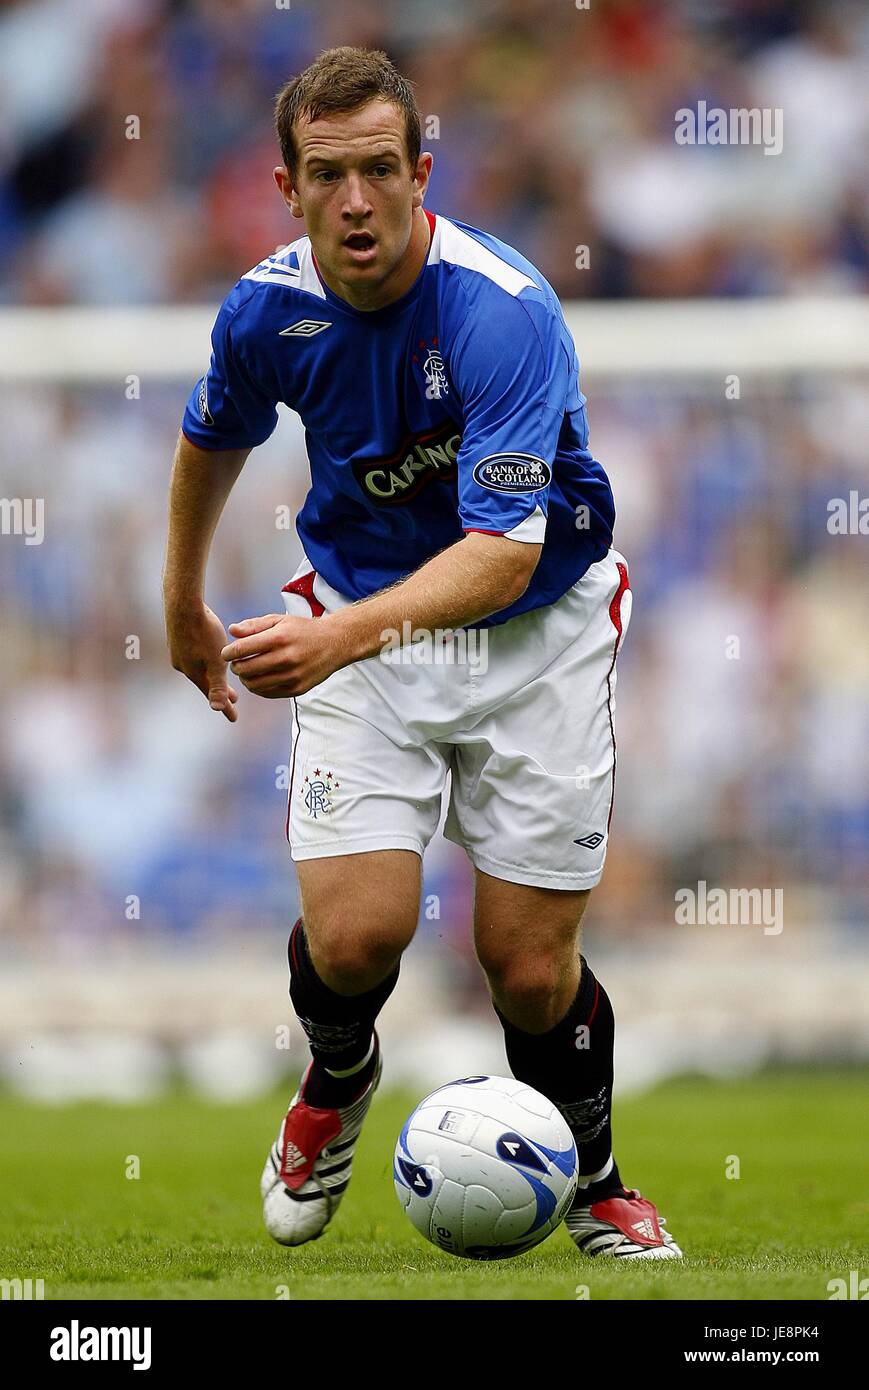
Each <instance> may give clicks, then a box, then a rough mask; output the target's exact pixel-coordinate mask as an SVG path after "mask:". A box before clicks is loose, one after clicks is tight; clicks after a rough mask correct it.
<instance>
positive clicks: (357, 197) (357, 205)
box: [344, 174, 371, 217]
mask: <svg viewBox="0 0 869 1390" xmlns="http://www.w3.org/2000/svg"><path fill="white" fill-rule="evenodd" d="M370 208H371V204H370V203H369V201H368V198H367V196H366V193H365V186H364V183H363V181H362V179H361V177H360V176H359V174H350V175H348V178H347V196H346V199H345V203H344V211H345V212H347V213H349V215H350V216H351V217H362V216H364V214H365V213H366V212H369V211H370Z"/></svg>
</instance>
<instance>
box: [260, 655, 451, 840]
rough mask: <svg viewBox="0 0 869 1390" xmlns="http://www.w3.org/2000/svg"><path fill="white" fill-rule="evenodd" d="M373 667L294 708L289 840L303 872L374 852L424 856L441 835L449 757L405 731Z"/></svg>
mask: <svg viewBox="0 0 869 1390" xmlns="http://www.w3.org/2000/svg"><path fill="white" fill-rule="evenodd" d="M367 665H368V663H357V664H356V665H354V666H348V667H345V668H344V669H343V670H341V671H337V672H335V674H334V675H333V676H330V677H329V679H328V680H326V681H324V682H323V684H322V685H320V686H317V687H315V689H314V690H312V691H310V692H308V694H306V695H303V696H299V697H297V698H296V699H293V700H292V701H291V702H290V703H291V708H292V711H293V736H292V748H291V752H290V765H289V766H290V776H289V793H288V811H287V838H288V840H289V842H290V848H291V851H292V856H293V859H294V861H295V862H296V864H297V865H298V866H300V865H301V864H302V863H303V862H305V861H307V860H321V859H325V858H333V857H337V856H344V855H351V856H354V855H362V854H365V853H370V852H373V851H377V850H410V851H413V852H415V853H416V854H417V855H420V856H421V855H422V854H423V852H424V850H425V848H426V846H427V845H428V843H429V841H430V840H431V837H432V835H433V834H434V833H435V831H436V829H437V825H438V820H439V819H440V810H441V797H442V794H443V790H444V786H445V783H446V776H447V771H448V769H449V761H450V755H451V750H450V749H449V748H447V749H441V748H440V747H439V746H438V745H437V744H436V743H434V742H426V741H423V740H422V739H421V738H420V736H419V735H415V734H413V733H409V732H407V731H406V730H405V728H404V726H403V725H402V723H401V720H400V718H399V716H398V715H397V714H396V711H395V709H394V708H393V709H390V708H389V707H388V703H387V700H386V698H385V697H384V695H383V693H382V691H381V690H380V688H379V684H378V682H379V681H380V680H381V679H382V677H381V673H380V672H379V671H378V670H376V669H375V670H374V672H373V673H369V672H366V670H365V669H364V667H365V666H367ZM372 676H373V677H376V678H377V680H375V679H372ZM387 688H388V685H387ZM421 703H422V705H423V708H424V707H425V702H424V701H422V702H421Z"/></svg>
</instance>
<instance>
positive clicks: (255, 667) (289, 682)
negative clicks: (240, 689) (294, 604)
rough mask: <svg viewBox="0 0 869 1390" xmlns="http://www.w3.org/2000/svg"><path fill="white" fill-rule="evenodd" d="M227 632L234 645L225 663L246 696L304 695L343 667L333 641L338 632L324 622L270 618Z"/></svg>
mask: <svg viewBox="0 0 869 1390" xmlns="http://www.w3.org/2000/svg"><path fill="white" fill-rule="evenodd" d="M229 630H230V632H231V633H232V635H233V637H234V638H235V639H236V640H235V641H234V642H230V643H229V645H228V646H226V647H224V648H223V651H222V652H221V653H220V655H221V658H222V660H224V661H228V662H229V663H230V666H231V668H232V670H233V671H234V672H235V674H236V675H237V676H238V678H239V680H240V681H241V683H242V685H243V686H244V687H245V688H246V689H247V690H250V691H251V693H252V694H254V695H262V696H264V697H265V699H267V700H284V699H287V698H288V697H289V696H290V695H304V694H305V692H306V691H308V690H311V689H313V687H314V686H315V685H319V684H320V682H321V681H324V680H325V679H326V677H327V676H331V674H332V672H333V671H336V670H337V669H338V667H339V666H341V665H344V664H345V663H344V662H342V661H341V660H340V658H339V656H338V653H337V649H336V644H335V643H333V642H332V641H330V640H329V633H330V632H331V631H333V630H334V628H333V627H330V623H329V620H327V619H325V618H318V619H316V620H315V619H313V618H291V617H289V615H288V614H286V613H283V614H281V613H266V614H265V616H264V617H262V618H246V619H245V620H244V622H241V623H230V625H229Z"/></svg>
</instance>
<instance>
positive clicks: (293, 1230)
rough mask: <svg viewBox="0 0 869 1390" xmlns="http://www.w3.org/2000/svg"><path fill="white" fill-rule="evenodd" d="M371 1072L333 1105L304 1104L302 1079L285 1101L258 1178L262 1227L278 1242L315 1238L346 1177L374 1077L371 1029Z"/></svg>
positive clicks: (300, 1242) (328, 1217)
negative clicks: (354, 1092)
mask: <svg viewBox="0 0 869 1390" xmlns="http://www.w3.org/2000/svg"><path fill="white" fill-rule="evenodd" d="M374 1041H375V1047H376V1048H377V1062H376V1065H375V1070H374V1075H373V1076H372V1078H371V1080H370V1081H369V1082H368V1084H367V1085H366V1086H365V1087H364V1088H363V1090H362V1091H360V1093H359V1095H358V1096H356V1097H355V1099H354V1100H352V1101H350V1102H349V1104H347V1105H345V1106H342V1107H341V1108H340V1109H338V1110H327V1109H324V1108H322V1107H319V1106H313V1105H308V1104H307V1103H306V1101H305V1082H306V1081H307V1079H308V1075H309V1073H310V1070H311V1067H312V1066H313V1062H311V1063H309V1065H308V1067H307V1069H306V1071H305V1074H304V1076H303V1077H302V1080H301V1083H300V1085H299V1089H298V1091H297V1092H296V1094H295V1095H294V1096H293V1099H292V1100H291V1102H290V1108H289V1110H288V1111H287V1113H286V1116H285V1117H284V1120H283V1122H282V1124H281V1127H280V1130H279V1131H278V1137H277V1139H276V1140H275V1142H274V1144H272V1147H271V1149H270V1151H269V1156H268V1158H267V1159H266V1166H265V1168H264V1169H263V1175H262V1178H261V1180H260V1193H261V1195H262V1199H263V1219H264V1221H265V1225H266V1230H267V1231H268V1233H269V1235H270V1236H273V1237H274V1239H275V1240H276V1241H278V1242H279V1244H281V1245H303V1244H304V1243H305V1241H308V1240H316V1239H317V1238H318V1236H321V1235H322V1234H323V1231H324V1230H325V1229H326V1227H327V1226H328V1224H329V1222H330V1221H331V1220H332V1217H333V1216H334V1215H335V1212H336V1211H337V1210H338V1206H339V1204H340V1202H341V1198H342V1197H343V1195H344V1193H345V1192H346V1190H347V1184H348V1183H349V1181H350V1170H351V1168H352V1166H353V1151H354V1149H355V1147H356V1141H357V1139H358V1138H359V1133H360V1130H361V1129H362V1122H363V1120H364V1119H365V1116H366V1115H367V1113H368V1108H369V1106H370V1105H371V1102H372V1100H373V1098H374V1092H375V1091H376V1090H377V1085H378V1082H379V1081H380V1073H381V1070H382V1063H381V1057H380V1043H379V1041H378V1039H377V1034H376V1033H375V1035H374Z"/></svg>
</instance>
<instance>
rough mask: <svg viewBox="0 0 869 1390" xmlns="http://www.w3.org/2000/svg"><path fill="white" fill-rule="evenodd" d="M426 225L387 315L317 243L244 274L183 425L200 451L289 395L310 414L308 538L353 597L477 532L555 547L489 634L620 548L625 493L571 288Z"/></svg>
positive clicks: (221, 442)
mask: <svg viewBox="0 0 869 1390" xmlns="http://www.w3.org/2000/svg"><path fill="white" fill-rule="evenodd" d="M426 216H427V217H428V219H429V223H430V226H431V245H430V247H429V252H428V256H427V258H426V261H425V264H424V266H423V268H422V270H421V271H420V273H419V275H418V277H417V279H416V281H415V283H414V285H413V286H412V288H411V289H410V290H409V291H408V292H407V293H406V294H405V295H403V296H402V298H401V299H398V300H396V301H395V302H394V303H393V304H389V305H387V306H386V307H385V308H383V309H375V310H371V311H367V312H366V311H362V310H358V309H354V308H353V307H352V306H351V305H350V304H347V303H346V302H345V301H344V300H343V299H341V298H339V296H338V295H336V294H334V293H333V291H332V290H330V289H329V288H328V286H327V285H326V284H324V282H323V280H322V279H321V277H320V274H319V271H318V269H317V264H316V259H315V257H314V253H313V249H312V246H311V243H310V240H309V239H308V238H307V237H302V238H301V239H300V240H299V241H296V242H294V243H293V245H292V246H289V247H287V248H286V249H285V250H284V251H282V252H280V253H278V254H276V255H274V256H269V257H268V259H267V260H264V261H262V262H260V264H259V265H258V266H256V267H255V268H254V269H253V270H251V271H250V272H249V273H248V274H247V275H244V276H242V278H241V279H240V280H239V282H238V284H237V285H236V286H235V287H234V288H233V289H232V290H231V291H230V293H229V295H228V296H227V298H226V299H225V301H224V303H223V305H222V306H221V309H220V312H219V313H218V316H217V319H216V322H215V325H214V330H213V333H212V338H211V341H212V348H213V352H212V357H211V364H210V366H209V369H208V371H207V373H206V375H205V376H204V377H203V378H202V379H201V380H200V381H199V382H198V383H197V384H196V386H195V387H194V389H193V392H192V394H191V396H190V399H189V401H188V404H187V409H186V411H185V414H184V420H183V425H182V428H183V431H184V434H185V435H186V436H187V438H188V439H190V440H191V441H192V442H193V443H194V444H196V445H198V446H199V447H200V448H203V449H242V448H251V447H254V446H255V445H257V444H262V442H263V441H264V440H265V439H268V437H269V435H270V434H271V433H272V431H273V429H274V428H275V424H276V423H277V411H276V409H275V405H276V402H279V401H283V402H284V403H285V404H286V405H288V406H289V407H290V408H291V409H292V410H295V411H297V412H298V414H299V416H300V417H301V420H302V422H303V424H304V426H305V434H306V444H307V450H308V457H309V459H310V465H311V488H310V491H309V492H308V495H307V497H306V499H305V503H304V506H303V507H302V510H301V511H300V513H299V515H298V518H297V521H296V526H297V530H298V533H299V537H300V539H301V542H302V545H303V546H304V550H305V554H306V555H307V556H308V559H309V560H310V561H311V564H312V565H313V567H314V569H315V570H316V571H317V572H318V573H319V574H321V575H322V576H323V578H324V579H325V580H326V581H327V583H329V584H331V585H332V587H333V588H335V589H337V590H338V591H339V593H342V594H346V595H348V596H349V597H350V598H354V599H358V598H365V597H367V596H368V595H369V594H373V593H376V592H377V590H379V589H382V588H384V587H385V586H386V585H389V584H392V583H394V582H395V581H396V580H398V579H402V578H405V577H406V576H407V575H409V574H411V573H412V572H413V571H414V570H416V569H418V568H419V567H420V565H422V564H424V563H425V561H426V560H428V559H430V558H431V557H432V556H433V555H435V554H436V553H437V552H438V551H440V550H443V549H444V547H446V546H448V545H451V544H452V543H453V542H455V541H457V540H460V539H461V537H462V534H463V533H464V532H466V531H484V532H486V533H488V534H491V535H504V536H509V537H511V538H512V539H515V540H518V541H527V542H537V543H542V545H543V551H542V554H541V556H540V561H539V564H538V566H537V569H536V570H535V572H534V576H533V578H532V580H531V583H530V585H529V587H528V589H527V590H526V592H525V593H524V594H523V595H522V597H521V598H520V599H518V600H517V602H516V603H514V604H512V605H511V606H510V607H509V608H504V609H502V610H501V611H500V612H499V613H496V614H494V615H492V616H491V617H490V618H488V619H485V620H484V621H483V622H481V623H480V624H477V626H487V625H488V624H491V623H502V622H505V621H506V620H507V619H508V618H511V617H513V616H514V615H515V614H518V613H524V612H527V611H529V610H530V609H533V608H540V607H542V606H543V605H544V604H548V603H554V602H555V600H556V599H558V598H560V597H561V596H562V594H564V593H565V592H566V591H567V590H568V589H569V588H570V587H571V585H572V584H574V583H575V582H576V580H577V579H579V578H580V577H581V576H582V575H583V574H584V573H585V571H586V570H587V569H588V567H589V565H591V564H594V562H595V561H597V560H600V559H602V558H603V557H604V555H606V553H607V550H608V549H609V546H610V544H611V542H612V528H613V521H614V507H613V498H612V492H611V490H610V485H609V482H608V480H607V477H606V474H605V473H604V471H603V469H602V468H601V466H600V464H599V463H598V462H597V461H596V460H595V459H594V458H593V457H592V455H591V453H590V452H589V448H588V423H587V418H586V411H585V397H584V396H583V395H582V393H581V391H580V389H579V379H578V378H579V364H578V362H577V358H576V349H575V347H574V344H573V339H572V337H571V335H570V332H569V330H568V328H567V325H566V323H565V321H564V315H563V314H562V311H561V305H560V304H559V302H558V298H557V296H556V294H555V291H554V290H553V289H552V287H551V286H550V285H549V284H548V283H547V281H546V280H545V279H544V278H543V276H542V275H541V274H540V272H539V271H538V270H536V269H535V267H534V266H533V265H531V263H530V262H529V261H527V260H525V258H524V257H523V256H521V255H519V253H518V252H516V251H514V250H513V249H512V247H510V246H507V245H506V244H505V243H504V242H502V241H499V240H497V239H496V238H495V237H492V236H489V235H488V234H487V233H486V232H481V231H478V230H477V229H476V228H474V227H468V226H465V225H464V224H463V223H461V222H456V221H455V220H453V219H450V218H446V217H442V216H437V217H435V216H434V215H433V214H431V213H429V212H427V213H426Z"/></svg>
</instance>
